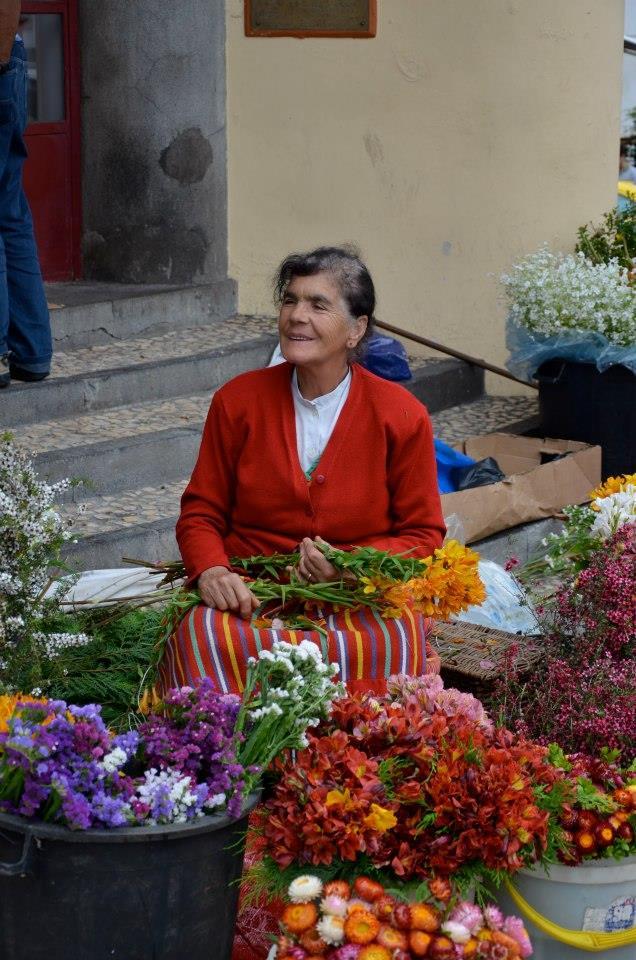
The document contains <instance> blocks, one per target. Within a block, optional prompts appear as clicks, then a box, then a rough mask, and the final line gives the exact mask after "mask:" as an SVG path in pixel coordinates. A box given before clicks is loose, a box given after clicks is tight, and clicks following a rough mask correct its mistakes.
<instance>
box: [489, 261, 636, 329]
mask: <svg viewBox="0 0 636 960" xmlns="http://www.w3.org/2000/svg"><path fill="white" fill-rule="evenodd" d="M501 282H502V284H503V287H504V290H505V293H506V296H507V298H508V300H509V303H510V319H511V320H512V321H513V322H514V323H517V324H519V326H521V327H525V328H526V329H527V330H530V331H533V332H534V333H537V334H543V335H547V336H554V335H557V334H560V333H566V332H571V331H588V332H590V333H596V334H602V335H603V336H604V337H605V338H606V339H607V340H608V341H609V342H610V343H611V344H613V345H615V346H617V347H629V346H632V345H633V344H634V343H636V291H635V290H634V288H633V287H632V286H630V284H629V282H628V276H627V270H625V269H624V268H623V267H621V266H620V264H619V263H618V262H617V261H616V260H610V262H609V263H598V264H597V263H593V262H592V261H591V260H588V259H587V258H586V257H585V255H584V254H583V253H577V254H570V255H568V256H565V255H564V254H560V253H559V254H554V253H551V252H550V251H549V250H548V249H547V247H545V246H544V247H542V248H541V249H540V250H539V251H537V252H536V253H533V254H532V255H530V256H528V257H526V258H525V259H524V260H522V261H521V262H520V263H518V264H516V265H515V266H514V267H513V268H512V271H511V272H510V273H509V274H503V275H502V277H501Z"/></svg>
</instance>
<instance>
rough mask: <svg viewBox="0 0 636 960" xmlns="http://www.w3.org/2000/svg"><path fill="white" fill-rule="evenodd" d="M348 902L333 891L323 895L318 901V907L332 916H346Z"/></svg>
mask: <svg viewBox="0 0 636 960" xmlns="http://www.w3.org/2000/svg"><path fill="white" fill-rule="evenodd" d="M348 906H349V902H348V901H347V900H345V899H344V897H338V896H336V894H335V893H332V894H330V895H329V896H328V897H324V899H322V900H321V901H320V909H321V910H322V912H323V913H328V914H330V915H331V916H332V917H346V916H347V908H348Z"/></svg>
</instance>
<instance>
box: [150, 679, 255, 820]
mask: <svg viewBox="0 0 636 960" xmlns="http://www.w3.org/2000/svg"><path fill="white" fill-rule="evenodd" d="M240 705H241V700H240V698H239V697H237V696H233V695H231V694H220V693H218V691H216V690H215V688H214V685H213V683H212V681H211V680H210V679H209V678H208V677H205V678H204V679H203V680H201V682H200V683H199V684H198V685H197V686H196V687H181V689H174V690H170V691H169V692H168V694H167V695H166V697H165V698H164V701H163V708H162V712H161V713H157V714H153V715H151V716H150V717H148V719H147V720H146V721H145V722H144V723H143V724H142V725H141V727H140V728H139V733H140V734H141V737H142V742H143V751H142V752H143V757H144V765H145V767H146V769H147V770H148V771H149V773H147V774H146V777H147V778H148V777H150V773H152V774H153V775H152V777H150V779H148V780H147V783H146V785H145V787H144V789H146V787H147V789H148V790H149V791H150V793H151V794H152V795H153V796H154V795H155V794H156V796H157V798H158V797H159V794H162V795H163V793H162V791H165V790H166V789H168V787H167V784H168V781H167V780H166V779H165V778H164V779H162V778H161V774H162V773H166V772H167V771H172V772H174V773H175V774H178V775H179V776H180V777H181V778H184V777H185V778H190V780H191V782H192V784H198V785H199V786H200V785H205V788H206V790H207V794H206V797H205V798H204V802H203V806H204V807H205V809H207V810H210V809H215V808H217V807H220V806H222V805H224V804H227V811H228V813H229V814H230V816H238V814H239V813H240V810H241V804H242V798H243V793H244V790H245V788H246V785H247V781H246V770H245V769H244V767H243V766H242V765H241V764H240V763H239V762H238V759H237V751H238V749H239V746H240V743H241V741H242V739H243V738H242V736H239V735H238V734H237V733H236V719H237V716H238V712H239V708H240ZM153 771H154V773H153ZM253 772H254V771H252V770H249V771H247V773H248V774H249V773H253ZM175 783H176V781H175ZM173 786H174V784H173ZM170 789H172V787H170ZM174 789H177V788H176V786H174ZM179 789H180V788H179ZM197 789H198V788H197ZM194 792H196V791H194ZM149 796H150V794H148V793H145V794H144V798H145V799H144V801H143V802H144V803H146V802H148V798H149ZM198 796H200V792H199V793H197V797H198ZM153 802H154V801H153ZM162 802H163V801H160V800H159V799H157V803H159V805H161V803H162ZM188 809H190V808H188ZM182 812H183V811H182Z"/></svg>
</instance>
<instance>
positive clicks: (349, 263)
mask: <svg viewBox="0 0 636 960" xmlns="http://www.w3.org/2000/svg"><path fill="white" fill-rule="evenodd" d="M316 273H329V274H330V275H331V276H332V277H333V278H334V280H335V281H336V283H337V284H338V288H339V290H340V293H341V294H342V298H343V300H344V301H345V303H346V304H347V307H348V308H349V313H350V314H351V317H352V318H353V319H355V318H357V317H368V318H369V322H368V323H367V329H366V330H365V332H364V336H363V337H362V339H361V340H360V342H359V344H358V345H357V347H356V348H355V350H354V351H352V353H353V355H354V356H356V357H358V356H360V355H361V354H362V353H364V346H365V344H366V342H367V340H368V339H369V337H370V336H371V334H372V333H373V322H374V320H375V317H374V311H375V287H374V286H373V280H372V279H371V274H370V273H369V271H368V269H367V267H366V265H365V264H364V263H363V261H362V260H361V258H360V254H359V251H358V250H357V249H356V247H354V246H349V245H348V244H347V245H346V246H342V247H318V248H317V249H316V250H311V251H310V252H309V253H290V254H289V256H288V257H285V259H284V260H283V262H282V263H281V265H280V267H279V268H278V270H277V271H276V276H275V278H274V295H275V299H276V303H277V304H281V303H282V301H283V297H284V296H285V291H286V289H287V287H288V285H289V283H290V281H291V280H293V279H294V277H311V276H313V275H314V274H316Z"/></svg>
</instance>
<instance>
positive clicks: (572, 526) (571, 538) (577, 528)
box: [516, 506, 602, 584]
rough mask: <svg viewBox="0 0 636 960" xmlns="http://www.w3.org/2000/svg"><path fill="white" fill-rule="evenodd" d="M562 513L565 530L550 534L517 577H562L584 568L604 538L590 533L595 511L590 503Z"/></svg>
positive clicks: (529, 581) (529, 578)
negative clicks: (538, 551)
mask: <svg viewBox="0 0 636 960" xmlns="http://www.w3.org/2000/svg"><path fill="white" fill-rule="evenodd" d="M563 513H564V514H565V526H564V528H563V530H562V531H561V532H560V533H551V534H549V535H548V536H547V537H546V538H545V539H544V540H543V541H542V543H541V552H540V553H539V554H538V555H537V556H535V557H533V558H532V559H531V560H529V561H528V563H526V564H525V565H524V566H523V567H521V568H520V569H519V570H518V571H517V574H516V576H517V578H518V579H519V580H520V581H521V582H522V583H524V584H528V583H531V582H532V581H534V580H537V579H540V578H542V577H559V579H561V580H566V579H569V578H570V577H574V576H576V574H577V573H580V571H581V570H584V569H585V567H586V566H587V565H588V563H589V561H590V557H591V556H592V554H593V552H594V551H595V550H598V548H599V546H600V545H601V543H602V539H601V537H599V536H593V535H592V533H591V529H592V524H593V523H594V519H595V517H596V514H595V512H594V511H593V510H592V509H591V508H590V507H589V506H568V507H564V509H563Z"/></svg>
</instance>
